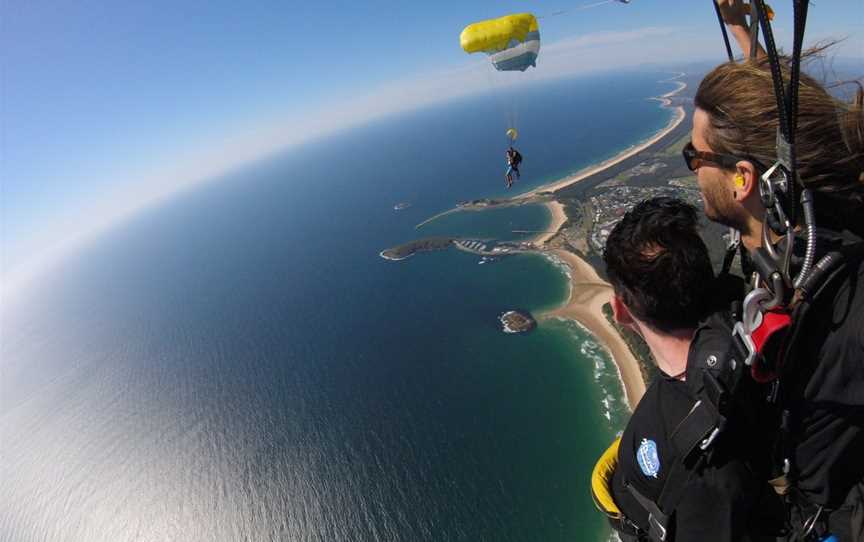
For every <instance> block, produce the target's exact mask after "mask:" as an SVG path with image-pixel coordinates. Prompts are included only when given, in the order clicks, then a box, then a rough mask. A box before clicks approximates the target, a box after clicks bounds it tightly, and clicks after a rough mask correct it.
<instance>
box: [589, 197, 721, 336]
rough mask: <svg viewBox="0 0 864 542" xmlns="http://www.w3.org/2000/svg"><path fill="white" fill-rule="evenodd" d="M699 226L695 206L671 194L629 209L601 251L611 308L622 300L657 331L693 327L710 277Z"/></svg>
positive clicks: (706, 295) (701, 310) (704, 307)
mask: <svg viewBox="0 0 864 542" xmlns="http://www.w3.org/2000/svg"><path fill="white" fill-rule="evenodd" d="M698 229H699V218H698V215H697V212H696V209H695V208H694V207H693V206H692V205H689V204H687V203H685V202H683V201H681V200H678V199H675V198H668V197H658V198H653V199H649V200H645V201H643V202H641V203H639V204H638V205H636V207H634V208H633V209H632V210H630V211H629V212H627V213H626V214H625V215H624V218H623V219H622V220H621V221H620V222H619V223H618V224H616V225H615V227H614V228H613V229H612V233H611V234H610V235H609V239H608V240H607V241H606V249H605V250H604V251H603V260H604V261H605V262H606V272H607V274H608V276H609V281H610V282H611V283H612V288H613V290H614V292H615V298H616V299H615V300H614V301H615V302H614V303H613V308H615V305H616V303H618V302H620V303H623V305H624V306H625V307H626V310H627V311H628V312H629V313H630V315H631V316H633V317H634V318H636V319H638V320H640V321H641V322H644V323H645V324H647V325H649V326H651V327H652V328H654V329H655V330H657V331H660V332H667V333H668V332H671V331H674V330H681V329H692V328H695V327H696V325H697V324H698V322H699V320H700V319H701V318H702V317H703V316H704V315H705V314H707V312H708V310H709V308H710V307H709V305H710V297H711V295H710V292H711V283H712V282H713V280H714V271H713V269H712V267H711V260H710V258H709V256H708V249H707V248H706V247H705V243H703V242H702V239H701V238H700V237H699V232H698ZM616 318H618V319H619V321H621V318H620V316H619V315H618V311H617V310H616Z"/></svg>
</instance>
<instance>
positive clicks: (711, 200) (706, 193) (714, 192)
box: [701, 184, 747, 233]
mask: <svg viewBox="0 0 864 542" xmlns="http://www.w3.org/2000/svg"><path fill="white" fill-rule="evenodd" d="M701 188H702V190H701V192H702V207H703V209H704V211H705V216H706V217H708V220H710V221H711V222H716V223H718V224H722V225H724V226H728V227H730V228H735V229H736V230H739V231H741V232H742V233H745V229H746V228H747V217H746V216H745V214H744V212H743V211H742V209H741V208H740V206H739V205H738V204H737V203H736V202H735V200H734V199H733V198H732V195H731V194H730V193H729V192H728V191H727V190H724V189H723V188H722V187H720V186H719V185H717V184H710V185H708V186H705V187H701Z"/></svg>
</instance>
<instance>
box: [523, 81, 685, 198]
mask: <svg viewBox="0 0 864 542" xmlns="http://www.w3.org/2000/svg"><path fill="white" fill-rule="evenodd" d="M685 88H687V85H686V84H685V83H683V82H681V81H678V88H676V89H674V90H672V91H670V92H667V93H666V94H663V95H661V96H658V97H655V98H653V99H656V100H659V101H660V103H661V104H662V105H661V107H663V108H664V109H669V108H670V107H671V105H672V100H671V98H672V96H674V95H676V94H678V93H679V92H681V91H682V90H684V89H685ZM674 109H675V114H674V116H673V117H672V118H671V119H670V120H669V122H668V123H666V126H664V127H663V128H661V129H660V131H659V132H657V133H656V134H654V135H652V136H651V137H649V138H647V139H645V140H643V141H640V142H639V143H636V144H635V145H631V146H630V147H627V148H626V149H624V150H623V151H621V152H620V153H618V154H616V155H615V156H613V157H611V158H607V159H606V160H603V161H602V162H600V163H599V164H595V165H592V166H588V167H587V168H584V169H581V170H579V171H577V172H576V173H573V174H572V175H568V176H567V177H564V178H563V179H559V180H557V181H552V182H551V183H549V184H545V185H543V186H539V187H537V188H534V189H533V190H530V191H528V192H526V193H524V194H521V195H519V196H516V197H517V198H528V197H532V196H537V195H538V194H540V192H556V191H558V190H561V189H562V188H566V187H568V186H570V185H572V184H574V183H578V182H579V181H582V180H584V179H587V178H588V177H591V176H593V175H596V174H597V173H600V172H601V171H603V170H606V169H609V168H610V167H612V166H614V165H616V164H619V163H621V162H623V161H624V160H626V159H628V158H630V157H631V156H633V155H635V154H638V153H640V152H642V151H644V150H645V149H647V148H648V147H650V146H652V145H654V144H655V143H657V142H658V141H660V140H661V139H663V138H664V137H665V136H666V135H667V134H668V133H669V132H671V131H672V130H674V129H675V128H677V127H678V125H679V124H681V122H682V121H683V120H684V117H685V116H686V113H684V108H683V107H682V106H680V105H679V106H676V107H675V108H674Z"/></svg>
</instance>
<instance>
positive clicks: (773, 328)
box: [750, 309, 792, 382]
mask: <svg viewBox="0 0 864 542" xmlns="http://www.w3.org/2000/svg"><path fill="white" fill-rule="evenodd" d="M790 325H792V316H791V315H790V314H789V312H787V311H785V310H777V309H775V310H771V311H767V312H764V313H762V324H760V325H759V327H757V328H756V329H754V330H753V332H752V333H751V334H750V337H751V338H752V339H753V344H754V345H755V346H756V352H758V353H759V356H758V357H757V358H756V360H755V361H754V363H753V366H752V368H751V374H752V375H753V379H754V380H756V381H757V382H769V381H771V380H773V379H774V378H776V376H777V368H778V367H779V365H781V364H782V360H775V359H769V360H766V359H765V354H766V353H767V354H768V356H769V357H770V356H776V355H777V354H778V353H779V352H780V349H779V348H778V347H779V346H780V342H781V340H782V339H783V336H784V335H785V334H786V331H787V330H788V329H789V326H790ZM769 346H770V347H769ZM766 347H769V348H768V350H770V352H765V349H766Z"/></svg>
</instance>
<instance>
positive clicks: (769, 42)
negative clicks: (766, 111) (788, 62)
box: [753, 0, 789, 141]
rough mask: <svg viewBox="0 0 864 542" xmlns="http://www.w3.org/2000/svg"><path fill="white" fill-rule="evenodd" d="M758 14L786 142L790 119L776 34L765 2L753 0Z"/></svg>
mask: <svg viewBox="0 0 864 542" xmlns="http://www.w3.org/2000/svg"><path fill="white" fill-rule="evenodd" d="M753 4H754V5H755V6H756V13H757V14H758V15H759V24H760V25H761V26H762V34H763V35H764V36H765V52H767V53H768V61H769V63H770V64H771V79H772V81H773V82H774V96H775V97H776V98H777V115H778V117H779V121H780V131H781V133H782V134H783V136H784V137H785V138H786V140H787V141H788V140H789V119H788V118H787V116H786V112H787V109H786V104H787V101H786V93H785V91H784V90H783V74H782V71H781V70H780V57H779V56H778V55H777V46H776V44H775V43H774V33H773V32H772V31H771V22H770V21H768V12H767V10H766V8H765V1H764V0H753Z"/></svg>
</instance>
